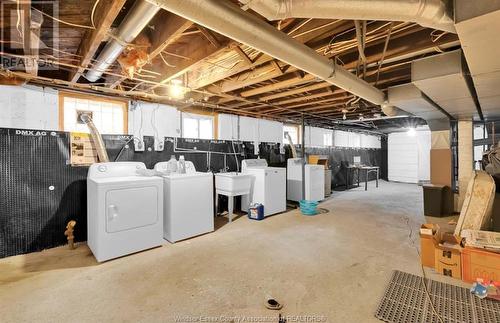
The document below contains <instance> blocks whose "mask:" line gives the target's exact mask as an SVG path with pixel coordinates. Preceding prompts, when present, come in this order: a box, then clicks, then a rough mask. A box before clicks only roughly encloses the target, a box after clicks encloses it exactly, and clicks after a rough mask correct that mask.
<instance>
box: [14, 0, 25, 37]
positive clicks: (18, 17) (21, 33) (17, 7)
mask: <svg viewBox="0 0 500 323" xmlns="http://www.w3.org/2000/svg"><path fill="white" fill-rule="evenodd" d="M16 14H17V22H16V29H17V32H18V33H19V37H21V38H24V35H23V32H22V28H21V2H20V0H16Z"/></svg>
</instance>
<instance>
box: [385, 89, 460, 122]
mask: <svg viewBox="0 0 500 323" xmlns="http://www.w3.org/2000/svg"><path fill="white" fill-rule="evenodd" d="M388 99H389V102H390V103H391V104H394V105H397V106H398V107H400V108H401V109H403V110H404V111H406V112H408V113H411V114H412V115H414V116H416V117H420V118H422V119H424V120H425V121H427V124H428V125H429V128H430V129H431V130H432V131H437V130H446V129H449V128H450V117H451V116H450V115H449V114H447V113H446V111H444V110H443V109H441V107H439V106H437V105H436V104H435V103H434V102H433V101H432V100H431V99H429V97H427V96H426V95H425V94H424V93H422V92H421V91H420V90H419V89H418V88H417V87H416V86H415V85H414V84H412V83H408V84H402V85H397V86H391V87H389V89H388Z"/></svg>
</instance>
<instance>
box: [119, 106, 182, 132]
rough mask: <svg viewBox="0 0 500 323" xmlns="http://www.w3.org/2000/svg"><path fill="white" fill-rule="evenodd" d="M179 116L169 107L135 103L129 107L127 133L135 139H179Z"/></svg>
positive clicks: (177, 112) (175, 110)
mask: <svg viewBox="0 0 500 323" xmlns="http://www.w3.org/2000/svg"><path fill="white" fill-rule="evenodd" d="M180 125H181V114H180V112H179V111H178V110H177V109H176V108H174V107H171V106H168V105H164V104H157V103H148V102H137V103H136V104H132V103H131V104H130V105H129V111H128V133H129V134H131V135H134V136H136V137H142V136H156V137H157V138H163V137H180V133H181V126H180Z"/></svg>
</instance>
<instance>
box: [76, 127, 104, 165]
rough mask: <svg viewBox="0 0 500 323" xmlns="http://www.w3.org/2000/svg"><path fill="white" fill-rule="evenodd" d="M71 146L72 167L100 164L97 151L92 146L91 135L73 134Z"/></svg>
mask: <svg viewBox="0 0 500 323" xmlns="http://www.w3.org/2000/svg"><path fill="white" fill-rule="evenodd" d="M70 145H71V165H72V166H87V165H92V164H93V163H97V162H98V157H97V151H96V150H95V148H94V146H93V145H92V139H91V137H90V134H88V133H84V132H71V133H70Z"/></svg>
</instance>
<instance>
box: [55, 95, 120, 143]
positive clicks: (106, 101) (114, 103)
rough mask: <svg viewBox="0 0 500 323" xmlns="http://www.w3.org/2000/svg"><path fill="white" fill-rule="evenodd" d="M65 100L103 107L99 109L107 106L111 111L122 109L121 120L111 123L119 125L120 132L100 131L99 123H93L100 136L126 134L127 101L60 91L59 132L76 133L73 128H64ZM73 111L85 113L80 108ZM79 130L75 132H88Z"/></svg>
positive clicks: (85, 128) (83, 109) (84, 128)
mask: <svg viewBox="0 0 500 323" xmlns="http://www.w3.org/2000/svg"><path fill="white" fill-rule="evenodd" d="M67 100H75V103H76V102H78V101H80V102H81V101H88V102H92V103H94V104H95V105H103V106H101V107H100V108H101V109H106V108H107V107H106V106H108V107H109V108H110V109H113V110H116V109H118V108H120V109H122V113H121V118H120V119H121V120H113V122H115V121H116V122H117V125H119V128H120V130H121V131H107V130H104V129H102V127H99V122H95V123H96V127H97V129H98V130H99V132H101V133H102V134H117V135H123V134H127V133H128V101H125V100H117V99H110V98H103V97H99V96H94V95H87V94H80V93H69V92H62V91H61V92H59V130H61V131H71V132H74V131H77V130H75V129H74V128H73V129H69V128H68V127H67V126H66V121H67V120H66V119H67V117H68V111H67V106H66V102H67ZM110 105H111V106H110ZM75 109H76V111H87V110H86V108H81V109H79V108H75ZM89 110H90V109H89ZM113 110H112V111H113ZM113 113H114V112H113ZM65 116H66V117H65ZM94 121H97V120H94ZM74 122H76V117H75V121H74ZM80 128H81V131H80V130H78V131H77V132H85V133H89V132H90V131H89V130H88V129H87V127H80ZM113 128H114V127H113Z"/></svg>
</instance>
